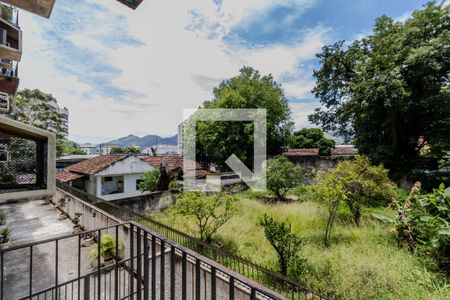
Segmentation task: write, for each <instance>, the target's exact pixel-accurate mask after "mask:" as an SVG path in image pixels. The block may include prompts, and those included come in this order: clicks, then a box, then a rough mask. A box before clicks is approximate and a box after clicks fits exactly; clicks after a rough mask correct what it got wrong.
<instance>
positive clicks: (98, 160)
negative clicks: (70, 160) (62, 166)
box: [66, 155, 128, 175]
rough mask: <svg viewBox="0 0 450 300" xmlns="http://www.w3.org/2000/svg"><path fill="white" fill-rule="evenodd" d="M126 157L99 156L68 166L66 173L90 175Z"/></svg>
mask: <svg viewBox="0 0 450 300" xmlns="http://www.w3.org/2000/svg"><path fill="white" fill-rule="evenodd" d="M127 156H128V155H100V156H97V157H94V158H91V159H87V160H84V161H82V162H79V163H76V164H74V165H71V166H68V167H67V168H66V171H71V172H75V173H80V174H85V175H92V174H95V173H97V172H99V171H101V170H103V169H104V168H106V167H108V166H110V165H112V164H114V163H115V162H118V161H121V160H122V159H124V158H126V157H127Z"/></svg>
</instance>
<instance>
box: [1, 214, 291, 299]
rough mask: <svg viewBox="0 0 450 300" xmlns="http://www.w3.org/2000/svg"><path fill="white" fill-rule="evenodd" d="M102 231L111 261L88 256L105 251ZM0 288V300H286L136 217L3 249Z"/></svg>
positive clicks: (98, 256) (99, 256)
mask: <svg viewBox="0 0 450 300" xmlns="http://www.w3.org/2000/svg"><path fill="white" fill-rule="evenodd" d="M106 235H108V236H109V237H110V240H112V241H113V242H112V243H110V244H109V246H110V247H109V250H110V252H111V253H112V254H111V257H112V260H111V262H110V263H108V264H106V263H105V262H104V261H103V259H102V257H101V255H97V256H95V255H94V256H92V255H91V254H89V253H92V251H94V252H95V251H97V253H104V252H102V251H104V249H105V248H103V246H102V245H101V243H98V242H99V241H103V239H104V237H105V236H106ZM87 239H93V240H94V241H95V242H96V244H90V245H86V241H87ZM90 257H91V258H93V259H92V260H91V262H92V264H91V265H89V264H87V261H89V258H90ZM0 293H1V294H0V299H1V300H9V299H83V300H90V299H94V300H95V299H99V300H100V299H157V298H158V299H187V298H189V299H196V300H197V299H198V300H199V299H285V298H284V297H282V296H280V295H278V294H277V293H275V292H273V291H271V290H269V289H267V288H265V287H263V286H261V285H259V284H258V283H256V282H253V281H251V280H250V279H247V278H245V277H243V276H242V275H240V274H238V273H235V272H233V271H231V270H230V269H228V268H226V267H224V266H222V265H220V264H218V263H216V262H214V261H212V260H210V259H208V258H206V257H204V256H202V255H200V254H198V253H196V252H194V251H192V250H189V249H187V248H185V247H183V246H181V245H178V244H176V243H174V242H172V241H170V240H168V239H166V238H164V237H162V236H160V235H158V234H156V233H154V232H153V231H151V230H150V229H148V228H146V227H143V226H142V225H140V224H137V223H134V222H129V223H123V224H115V225H111V226H108V227H103V228H100V229H95V230H91V231H85V232H82V233H80V234H77V235H66V236H61V237H56V238H51V239H47V240H43V241H38V242H33V243H28V244H24V245H21V246H17V247H12V248H9V249H4V250H0Z"/></svg>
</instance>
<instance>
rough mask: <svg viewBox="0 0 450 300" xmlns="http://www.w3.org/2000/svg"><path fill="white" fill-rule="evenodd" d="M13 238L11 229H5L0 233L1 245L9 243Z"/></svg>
mask: <svg viewBox="0 0 450 300" xmlns="http://www.w3.org/2000/svg"><path fill="white" fill-rule="evenodd" d="M10 238H11V229H9V228H8V227H5V228H3V229H2V230H1V231H0V244H4V243H8V242H9V239H10Z"/></svg>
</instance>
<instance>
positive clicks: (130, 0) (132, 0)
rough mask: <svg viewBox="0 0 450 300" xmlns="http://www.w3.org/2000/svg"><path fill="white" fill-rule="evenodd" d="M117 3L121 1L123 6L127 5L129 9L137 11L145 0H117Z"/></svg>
mask: <svg viewBox="0 0 450 300" xmlns="http://www.w3.org/2000/svg"><path fill="white" fill-rule="evenodd" d="M117 1H119V2H120V3H122V4H125V5H126V6H128V7H129V8H132V9H136V8H137V7H138V6H139V4H141V3H142V1H144V0H117Z"/></svg>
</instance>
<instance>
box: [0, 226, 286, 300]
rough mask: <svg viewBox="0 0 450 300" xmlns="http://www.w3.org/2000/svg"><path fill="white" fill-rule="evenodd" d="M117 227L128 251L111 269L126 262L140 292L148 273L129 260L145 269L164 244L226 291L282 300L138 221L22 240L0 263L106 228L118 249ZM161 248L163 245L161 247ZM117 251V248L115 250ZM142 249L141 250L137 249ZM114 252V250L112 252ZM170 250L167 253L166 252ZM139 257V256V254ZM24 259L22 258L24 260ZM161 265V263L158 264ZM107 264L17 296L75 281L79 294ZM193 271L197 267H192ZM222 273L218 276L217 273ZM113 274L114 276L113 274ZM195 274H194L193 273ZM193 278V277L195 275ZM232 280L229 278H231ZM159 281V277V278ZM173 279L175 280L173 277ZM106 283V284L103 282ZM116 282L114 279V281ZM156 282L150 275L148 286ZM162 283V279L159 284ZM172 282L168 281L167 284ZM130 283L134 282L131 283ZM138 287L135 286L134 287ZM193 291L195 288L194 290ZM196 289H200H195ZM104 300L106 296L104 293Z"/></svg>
mask: <svg viewBox="0 0 450 300" xmlns="http://www.w3.org/2000/svg"><path fill="white" fill-rule="evenodd" d="M120 227H127V229H128V232H129V233H128V236H129V239H130V245H131V248H130V253H129V257H125V258H124V259H120V260H116V261H115V263H114V264H113V266H114V267H115V269H116V270H117V268H118V267H119V266H122V267H123V266H124V265H126V263H128V267H130V266H131V269H127V270H128V271H127V272H128V273H129V275H130V276H133V277H135V278H136V279H137V281H138V285H139V283H140V282H146V283H147V284H144V294H145V289H146V288H147V292H148V290H149V286H148V282H149V278H150V277H149V274H148V272H147V273H146V272H143V273H142V272H141V270H139V266H138V265H136V267H137V268H138V270H137V275H136V274H135V273H134V272H135V271H136V270H135V269H134V267H133V261H135V260H136V259H137V260H138V264H139V259H141V260H143V264H144V269H145V266H147V270H148V266H149V261H152V268H153V267H154V266H155V263H154V262H155V258H157V256H156V250H155V246H156V245H158V246H159V247H160V249H161V250H160V251H161V252H163V251H164V252H163V253H166V247H167V248H170V250H171V251H172V252H173V253H175V252H177V253H178V256H179V257H183V260H184V261H186V262H187V261H188V258H192V260H190V263H191V264H193V265H195V268H196V269H197V268H203V269H204V270H206V271H208V272H209V271H212V270H214V271H215V272H214V274H213V275H211V276H215V277H217V278H221V279H223V280H227V279H228V284H229V285H230V290H231V288H233V289H234V288H244V289H247V291H248V292H249V293H251V295H252V299H256V297H254V295H255V293H258V294H259V295H260V296H263V297H264V298H265V299H273V300H282V299H284V298H283V296H281V295H279V294H277V293H276V292H274V291H272V290H269V289H268V288H266V287H264V286H262V285H260V284H258V283H257V282H254V281H253V280H251V279H249V278H246V277H244V276H243V275H241V274H239V273H236V272H234V271H233V270H231V269H229V268H226V267H225V266H223V265H220V264H218V263H217V262H215V261H213V260H211V259H209V258H207V257H205V256H203V255H201V254H199V253H197V252H195V251H192V250H190V249H188V248H186V247H184V246H182V245H179V244H177V243H175V242H173V241H171V240H169V239H167V238H166V237H163V236H161V235H159V234H158V233H156V232H154V231H153V230H151V229H149V228H147V227H145V226H143V225H142V224H139V223H137V222H125V223H118V224H114V225H109V226H105V227H101V228H97V229H93V230H87V231H84V232H81V233H78V234H64V235H60V236H57V237H53V238H48V239H45V240H39V241H34V242H29V243H25V244H21V245H18V246H15V247H11V248H9V249H2V250H0V257H1V261H2V263H3V262H4V255H5V253H8V252H13V251H20V250H23V249H32V248H33V247H36V246H38V245H42V244H48V243H52V242H55V243H56V244H55V245H56V247H58V242H59V241H62V240H64V239H70V238H74V237H78V240H79V241H80V240H81V238H82V237H84V236H85V235H86V234H87V233H97V234H98V237H100V236H101V232H102V231H104V230H108V229H112V228H114V229H115V231H116V240H115V241H116V242H115V243H116V249H118V248H117V247H118V246H117V244H118V238H117V237H118V232H119V228H120ZM134 236H136V242H137V243H139V241H137V240H139V239H144V240H143V241H141V243H143V244H144V248H143V250H141V249H139V247H136V246H133V244H134V242H133V240H135V238H134ZM150 245H151V250H152V251H151V253H150V251H149V249H147V246H150ZM78 247H81V244H80V242H79V244H78ZM134 247H136V248H135V249H136V251H137V252H136V254H135V252H134V251H133V249H134ZM161 247H163V248H161ZM116 251H117V250H116ZM140 251H143V252H140ZM116 253H118V252H116ZM169 253H170V252H169ZM32 255H33V254H32V252H30V264H32V262H31V261H32ZM141 256H142V257H141ZM162 256H165V255H160V258H161V259H164V258H162ZM61 257H62V255H60V256H58V255H57V260H59V259H61ZM77 259H78V265H80V260H81V257H80V256H78V257H77ZM25 260H26V259H25ZM170 262H171V264H173V263H174V261H173V260H172V259H170ZM161 264H162V263H161ZM108 268H109V266H106V267H105V266H101V265H100V264H98V265H97V267H95V268H94V270H93V271H90V272H87V273H85V274H83V275H81V273H80V270H78V276H76V277H75V278H72V279H70V280H67V281H64V282H62V283H59V282H58V281H55V283H54V284H52V285H51V286H48V287H45V288H42V289H40V290H38V291H34V292H33V291H32V289H31V283H30V290H29V291H30V292H29V295H28V296H23V297H21V298H19V299H33V298H35V297H39V295H44V296H45V298H46V296H47V292H51V291H54V290H55V291H58V289H60V288H61V287H63V286H67V285H68V284H71V283H78V293H80V286H81V285H80V282H81V281H83V282H84V281H85V280H87V281H89V280H90V277H91V276H93V277H99V276H101V272H102V271H104V270H106V269H108ZM56 269H58V264H56ZM4 271H5V267H4V266H2V268H1V270H0V273H1V276H0V278H1V281H2V282H1V294H2V295H3V292H4V288H5V286H4V284H3V280H4ZM172 271H174V269H171V272H172ZM31 272H32V270H31V269H30V278H31V277H32V273H31ZM196 272H197V270H196ZM198 272H200V270H198ZM221 274H222V275H221ZM116 276H117V275H116ZM196 276H197V275H196ZM195 278H197V277H195ZM231 279H232V280H231ZM115 280H117V278H115ZM161 280H162V279H161ZM173 280H175V279H173ZM182 281H183V282H186V277H183V279H182ZM195 282H197V279H195ZM105 284H106V283H105ZM116 284H117V281H116ZM154 284H156V283H155V282H154V280H153V278H152V285H154ZM162 284H164V282H163V283H162ZM171 284H172V283H171ZM133 285H134V283H133ZM137 288H138V286H137ZM196 290H197V285H196ZM90 292H91V291H90V290H88V291H87V294H89V293H90ZM196 292H197V291H196ZM198 292H200V291H198ZM84 293H85V295H86V286H85V291H84ZM99 299H100V298H99ZM105 299H106V296H105ZM115 299H117V293H116V294H115Z"/></svg>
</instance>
